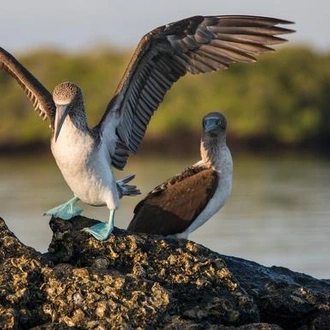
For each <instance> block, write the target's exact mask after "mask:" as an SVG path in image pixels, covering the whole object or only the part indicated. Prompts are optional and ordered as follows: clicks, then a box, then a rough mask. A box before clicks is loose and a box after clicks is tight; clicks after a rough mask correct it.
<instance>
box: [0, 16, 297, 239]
mask: <svg viewBox="0 0 330 330" xmlns="http://www.w3.org/2000/svg"><path fill="white" fill-rule="evenodd" d="M289 23H291V22H288V21H284V20H280V19H274V18H267V17H256V16H208V17H203V16H195V17H191V18H188V19H184V20H181V21H178V22H174V23H170V24H166V25H164V26H161V27H158V28H156V29H154V30H152V31H151V32H149V33H147V34H146V35H145V36H144V37H143V38H142V39H141V41H140V43H139V45H138V46H137V49H136V51H135V53H134V55H133V57H132V59H131V61H130V63H129V65H128V68H127V70H126V72H125V74H124V76H123V78H122V80H121V82H120V83H119V86H118V88H117V90H116V91H115V95H114V97H113V98H112V100H111V101H110V102H109V104H108V106H107V108H106V110H105V113H104V115H103V117H102V119H101V120H100V122H99V124H98V125H97V126H96V127H94V128H89V127H88V125H87V119H86V114H85V108H84V102H83V96H82V92H81V90H80V88H79V87H78V86H77V85H76V84H73V83H71V82H65V83H61V84H59V85H58V86H56V87H55V89H54V92H53V96H52V95H51V94H50V93H49V92H48V91H47V89H46V88H45V87H44V86H43V85H42V84H41V83H40V82H39V81H38V80H37V79H36V78H35V77H34V76H33V75H32V74H31V73H30V72H29V71H28V70H27V69H26V68H25V67H23V66H22V65H21V64H20V63H19V62H18V61H17V60H16V59H15V58H14V57H13V56H12V55H11V54H9V53H8V52H7V51H5V50H4V49H2V48H0V66H1V68H2V69H4V70H5V71H7V72H8V73H9V74H11V75H12V76H13V77H14V78H15V79H16V80H17V82H18V83H19V84H20V85H21V87H22V88H23V89H24V91H25V92H26V94H27V96H28V97H29V98H30V100H31V101H32V102H33V104H34V107H35V109H36V110H37V111H38V112H39V114H40V115H41V117H43V118H44V119H48V120H49V122H50V128H51V130H52V137H51V150H52V153H53V155H54V157H55V160H56V163H57V165H58V167H59V168H60V170H61V172H62V174H63V176H64V178H65V180H66V182H67V184H68V185H69V187H70V188H71V190H72V191H73V194H74V197H73V198H72V199H71V200H69V201H68V202H67V203H65V204H63V205H60V206H58V207H56V208H53V209H51V210H49V211H47V212H46V214H49V215H52V216H56V217H60V218H63V219H69V218H71V217H73V216H75V215H78V214H80V213H81V211H82V210H81V209H80V208H78V207H76V206H75V204H76V202H77V201H78V200H81V201H83V202H84V203H87V204H91V205H95V206H102V205H104V206H107V207H108V208H109V210H110V216H109V220H108V221H107V222H106V223H99V224H97V225H95V226H92V227H90V228H88V229H87V231H88V232H89V233H91V234H92V235H94V236H95V237H96V238H97V239H99V240H104V239H106V238H107V237H108V236H109V235H110V233H111V231H112V229H113V226H114V214H115V210H116V209H117V208H118V203H119V199H120V197H121V195H134V194H136V193H137V192H138V191H137V189H136V187H134V186H130V185H128V184H127V183H128V182H129V181H130V180H131V179H132V176H129V177H127V178H125V179H123V180H121V181H117V182H116V181H115V179H114V176H113V174H112V171H111V168H110V166H111V165H112V166H114V167H116V168H117V169H123V168H124V166H125V164H126V162H127V159H128V157H129V154H130V153H135V152H136V151H137V150H138V147H139V145H140V143H141V140H142V138H143V136H144V134H145V131H146V127H147V125H148V123H149V121H150V119H151V116H152V115H153V113H154V111H155V110H156V109H157V108H158V106H159V104H160V103H161V102H162V100H163V98H164V96H165V94H166V92H167V90H168V89H169V88H170V87H171V86H172V84H173V83H174V82H175V81H177V80H178V79H179V78H180V77H181V76H183V75H185V74H186V73H187V72H190V73H193V74H198V73H205V72H211V71H216V70H218V69H225V68H228V66H229V65H230V64H231V63H234V62H254V61H255V56H256V55H259V54H262V53H266V52H269V51H271V50H273V49H272V48H271V47H270V46H271V45H275V44H279V43H282V42H284V41H286V40H284V39H282V38H280V37H278V35H282V34H285V33H291V32H293V31H292V30H289V29H286V28H283V27H281V26H279V25H281V24H289Z"/></svg>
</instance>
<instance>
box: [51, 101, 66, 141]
mask: <svg viewBox="0 0 330 330" xmlns="http://www.w3.org/2000/svg"><path fill="white" fill-rule="evenodd" d="M68 113H69V106H68V105H56V113H55V132H54V136H55V142H56V140H57V138H58V136H59V134H60V132H61V128H62V126H63V123H64V120H65V118H66V116H67V115H68Z"/></svg>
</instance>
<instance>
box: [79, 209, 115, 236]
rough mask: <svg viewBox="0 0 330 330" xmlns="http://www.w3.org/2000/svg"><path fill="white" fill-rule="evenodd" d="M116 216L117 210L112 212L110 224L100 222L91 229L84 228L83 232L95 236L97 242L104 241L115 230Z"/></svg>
mask: <svg viewBox="0 0 330 330" xmlns="http://www.w3.org/2000/svg"><path fill="white" fill-rule="evenodd" d="M114 215H115V210H110V216H109V220H108V222H106V223H104V222H100V223H97V224H96V225H94V226H91V227H89V228H84V229H83V230H84V231H86V232H87V233H90V234H91V235H93V236H94V237H95V238H96V239H97V240H99V241H104V240H106V239H107V238H108V237H109V236H110V234H111V232H112V230H113V227H114Z"/></svg>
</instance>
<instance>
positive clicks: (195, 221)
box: [127, 112, 233, 238]
mask: <svg viewBox="0 0 330 330" xmlns="http://www.w3.org/2000/svg"><path fill="white" fill-rule="evenodd" d="M226 129H227V121H226V118H225V116H224V115H223V114H221V113H219V112H211V113H208V114H207V115H206V116H205V117H204V118H203V132H202V138H201V144H200V152H201V158H202V159H201V160H200V161H198V162H197V163H195V164H194V165H192V166H190V167H187V168H185V169H184V170H183V171H182V172H181V173H180V174H178V175H176V176H174V177H172V178H170V179H168V180H167V181H166V182H164V183H162V184H160V185H158V186H157V187H156V188H154V189H153V190H152V191H151V192H150V193H149V194H148V195H147V196H146V197H145V198H144V199H143V200H141V201H140V202H139V203H138V204H137V205H136V207H135V209H134V217H133V219H132V221H131V222H130V224H129V225H128V227H127V230H129V231H132V232H140V233H146V234H155V235H163V236H169V237H175V238H188V235H189V234H190V233H192V232H193V231H194V230H196V229H197V228H198V227H200V226H201V225H203V224H204V223H205V222H206V221H207V220H208V219H210V218H211V217H212V216H213V215H214V214H216V213H217V212H218V211H219V210H220V209H221V208H222V207H223V206H224V205H225V203H226V201H227V199H228V197H229V195H230V192H231V184H232V174H233V160H232V157H231V153H230V150H229V148H228V147H227V144H226Z"/></svg>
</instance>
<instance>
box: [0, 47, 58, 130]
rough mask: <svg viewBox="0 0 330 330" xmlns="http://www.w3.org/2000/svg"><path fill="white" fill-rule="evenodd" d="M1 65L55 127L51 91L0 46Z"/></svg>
mask: <svg viewBox="0 0 330 330" xmlns="http://www.w3.org/2000/svg"><path fill="white" fill-rule="evenodd" d="M0 67H1V69H3V70H4V71H6V72H8V73H9V74H10V75H11V76H12V77H13V78H14V79H15V80H16V81H17V82H18V84H19V85H20V86H21V87H22V88H23V90H24V92H25V93H26V95H27V97H28V98H29V99H30V100H31V101H32V103H33V107H34V109H35V110H36V111H37V112H38V114H39V115H40V117H42V119H43V120H46V119H48V120H49V121H50V127H51V128H52V129H53V128H54V118H55V109H56V108H55V104H54V102H53V98H52V95H51V94H50V93H49V91H48V90H47V89H46V88H45V87H44V86H43V85H42V84H41V83H40V82H39V81H38V80H37V78H36V77H34V76H33V75H32V73H31V72H29V71H28V70H27V69H26V68H25V67H24V66H23V65H22V64H21V63H19V62H18V61H17V60H16V58H15V57H14V56H13V55H11V54H10V53H8V52H7V51H6V50H4V49H3V48H1V47H0Z"/></svg>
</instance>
